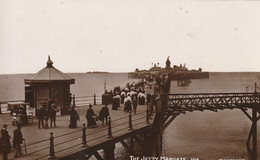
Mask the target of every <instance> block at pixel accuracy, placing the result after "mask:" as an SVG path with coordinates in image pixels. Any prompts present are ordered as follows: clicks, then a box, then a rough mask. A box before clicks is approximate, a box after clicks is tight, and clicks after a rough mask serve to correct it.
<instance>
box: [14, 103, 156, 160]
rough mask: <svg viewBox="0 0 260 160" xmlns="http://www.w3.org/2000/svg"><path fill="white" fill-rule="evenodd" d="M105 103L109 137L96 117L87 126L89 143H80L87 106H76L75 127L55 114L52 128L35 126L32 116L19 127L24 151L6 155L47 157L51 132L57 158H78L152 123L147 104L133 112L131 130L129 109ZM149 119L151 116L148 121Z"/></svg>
mask: <svg viewBox="0 0 260 160" xmlns="http://www.w3.org/2000/svg"><path fill="white" fill-rule="evenodd" d="M101 107H102V106H100V105H99V106H94V107H93V109H94V112H95V113H96V114H98V112H99V110H100V109H101ZM108 107H109V110H110V115H111V126H112V136H113V137H112V138H109V137H108V125H102V124H101V122H100V121H99V122H98V123H97V124H98V125H97V127H95V128H87V129H86V135H87V136H86V139H87V145H88V146H87V147H82V135H83V133H82V128H83V127H82V126H83V125H82V124H83V123H86V119H85V114H86V110H87V108H88V107H87V106H83V107H77V108H76V110H77V112H78V113H79V115H80V119H81V121H80V122H79V123H78V127H77V128H76V129H70V128H68V121H69V120H68V116H61V117H57V125H58V127H57V128H53V129H38V127H37V120H35V121H34V125H33V126H29V127H28V126H26V127H24V128H22V132H23V134H24V137H25V139H26V143H27V147H26V149H27V154H26V155H23V156H22V157H19V158H14V152H12V153H10V154H9V159H26V160H35V159H47V158H48V156H49V150H50V140H49V137H50V132H53V136H54V151H55V156H56V157H57V158H59V159H70V158H69V157H73V159H76V158H77V156H79V158H80V156H82V153H83V152H84V154H86V152H87V153H89V155H92V154H93V153H94V154H96V153H95V152H96V151H97V150H99V149H102V148H104V147H105V146H108V145H109V144H115V143H118V142H122V141H123V140H125V139H127V138H129V137H132V136H133V135H134V134H136V133H137V132H143V131H146V130H149V129H150V127H151V124H152V123H149V124H147V123H146V108H147V106H146V105H138V107H137V114H136V115H133V113H132V126H133V129H132V130H130V129H129V113H127V112H124V111H123V107H124V106H123V105H121V107H120V108H119V110H112V109H111V105H109V106H108ZM152 120H153V119H150V122H151V121H152ZM9 132H10V131H9ZM25 134H27V135H25ZM28 134H29V135H28ZM26 137H27V138H26ZM23 151H24V148H23Z"/></svg>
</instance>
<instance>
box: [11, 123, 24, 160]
mask: <svg viewBox="0 0 260 160" xmlns="http://www.w3.org/2000/svg"><path fill="white" fill-rule="evenodd" d="M21 127H22V126H21V124H20V123H18V124H17V128H16V129H15V130H14V137H13V147H14V148H15V149H16V151H15V157H19V156H21V155H22V147H21V144H23V140H24V139H23V134H22V131H21Z"/></svg>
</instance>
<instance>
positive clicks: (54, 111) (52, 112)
mask: <svg viewBox="0 0 260 160" xmlns="http://www.w3.org/2000/svg"><path fill="white" fill-rule="evenodd" d="M56 111H57V109H56V108H51V110H50V118H51V119H56Z"/></svg>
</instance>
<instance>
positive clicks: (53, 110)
mask: <svg viewBox="0 0 260 160" xmlns="http://www.w3.org/2000/svg"><path fill="white" fill-rule="evenodd" d="M56 111H57V108H56V106H55V103H52V104H51V109H50V120H51V124H50V126H51V128H52V123H53V124H54V127H57V126H56Z"/></svg>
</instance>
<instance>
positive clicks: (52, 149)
mask: <svg viewBox="0 0 260 160" xmlns="http://www.w3.org/2000/svg"><path fill="white" fill-rule="evenodd" d="M50 135H51V136H50V153H49V158H48V159H51V160H53V159H56V156H55V152H54V142H53V141H54V137H53V132H51V133H50Z"/></svg>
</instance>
